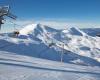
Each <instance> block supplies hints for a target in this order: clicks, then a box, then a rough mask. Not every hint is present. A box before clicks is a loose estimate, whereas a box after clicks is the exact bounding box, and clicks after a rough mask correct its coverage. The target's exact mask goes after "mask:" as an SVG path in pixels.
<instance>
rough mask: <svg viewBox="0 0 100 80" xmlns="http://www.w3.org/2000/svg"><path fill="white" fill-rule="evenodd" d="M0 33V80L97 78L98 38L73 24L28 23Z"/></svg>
mask: <svg viewBox="0 0 100 80" xmlns="http://www.w3.org/2000/svg"><path fill="white" fill-rule="evenodd" d="M19 33H20V34H19V35H18V36H14V35H13V32H12V33H6V34H1V35H0V80H67V79H68V80H99V79H100V42H99V41H100V38H99V37H94V36H91V35H88V34H87V33H85V32H83V31H82V30H80V29H78V28H76V27H67V26H66V29H64V30H56V29H53V28H51V27H48V26H46V25H42V24H30V25H27V26H25V27H24V28H22V29H21V30H19Z"/></svg>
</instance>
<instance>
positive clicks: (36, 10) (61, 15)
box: [0, 0, 100, 27]
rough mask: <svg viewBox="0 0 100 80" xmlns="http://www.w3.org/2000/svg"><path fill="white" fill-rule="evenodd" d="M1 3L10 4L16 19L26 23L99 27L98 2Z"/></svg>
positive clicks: (45, 0) (0, 0)
mask: <svg viewBox="0 0 100 80" xmlns="http://www.w3.org/2000/svg"><path fill="white" fill-rule="evenodd" d="M1 3H3V4H10V6H11V11H12V12H13V13H14V14H16V15H17V16H18V19H23V20H26V22H28V21H29V20H30V21H31V20H34V21H38V22H39V21H42V22H44V21H47V23H49V22H51V23H52V22H53V23H54V22H58V23H59V22H60V23H61V22H62V23H64V24H65V23H68V24H71V23H72V24H77V25H78V24H80V27H81V25H84V26H91V25H92V24H93V25H94V26H99V25H100V24H99V21H100V0H0V4H1ZM88 24H89V25H88ZM90 24H91V25H90Z"/></svg>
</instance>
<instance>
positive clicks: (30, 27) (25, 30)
mask: <svg viewBox="0 0 100 80" xmlns="http://www.w3.org/2000/svg"><path fill="white" fill-rule="evenodd" d="M36 26H37V24H31V25H27V26H26V27H24V28H23V29H21V30H20V31H19V32H20V34H21V35H27V34H28V33H29V32H31V31H33V30H34V29H35V28H36Z"/></svg>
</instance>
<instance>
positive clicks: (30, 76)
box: [0, 52, 100, 80]
mask: <svg viewBox="0 0 100 80" xmlns="http://www.w3.org/2000/svg"><path fill="white" fill-rule="evenodd" d="M73 79H74V80H99V79H100V67H98V66H81V65H76V64H68V63H60V62H56V61H49V60H44V59H39V58H33V57H28V56H21V55H15V54H11V53H8V52H0V80H73Z"/></svg>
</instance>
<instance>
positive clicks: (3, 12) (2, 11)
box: [0, 6, 17, 29]
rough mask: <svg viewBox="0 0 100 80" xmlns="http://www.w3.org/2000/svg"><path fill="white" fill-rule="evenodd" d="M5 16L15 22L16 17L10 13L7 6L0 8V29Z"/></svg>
mask: <svg viewBox="0 0 100 80" xmlns="http://www.w3.org/2000/svg"><path fill="white" fill-rule="evenodd" d="M5 16H7V17H9V18H11V19H13V20H16V18H17V16H15V15H13V14H12V13H10V7H9V6H0V29H1V25H2V24H4V20H5V19H4V17H5Z"/></svg>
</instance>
